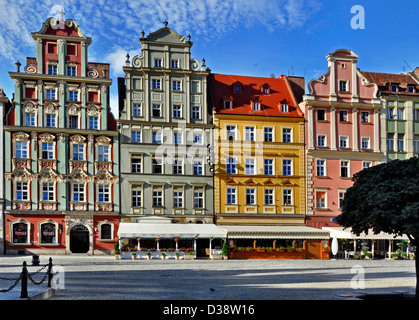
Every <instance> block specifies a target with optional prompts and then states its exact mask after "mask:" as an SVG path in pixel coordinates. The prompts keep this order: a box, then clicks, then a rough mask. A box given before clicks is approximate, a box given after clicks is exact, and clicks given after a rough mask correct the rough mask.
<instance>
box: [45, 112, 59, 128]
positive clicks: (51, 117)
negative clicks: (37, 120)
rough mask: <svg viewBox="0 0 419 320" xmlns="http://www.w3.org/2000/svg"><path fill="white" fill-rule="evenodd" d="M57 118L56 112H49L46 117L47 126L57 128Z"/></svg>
mask: <svg viewBox="0 0 419 320" xmlns="http://www.w3.org/2000/svg"><path fill="white" fill-rule="evenodd" d="M55 119H56V116H55V114H50V113H47V114H46V119H45V126H46V127H48V128H55V126H56V122H55Z"/></svg>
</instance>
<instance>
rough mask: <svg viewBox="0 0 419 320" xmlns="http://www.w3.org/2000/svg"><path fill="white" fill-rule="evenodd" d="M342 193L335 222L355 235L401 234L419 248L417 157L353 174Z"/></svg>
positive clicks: (418, 287) (418, 264)
mask: <svg viewBox="0 0 419 320" xmlns="http://www.w3.org/2000/svg"><path fill="white" fill-rule="evenodd" d="M352 180H353V181H354V184H353V186H352V187H351V188H349V189H348V190H347V191H346V193H345V199H344V201H343V204H342V214H341V215H339V216H338V217H337V218H336V221H337V222H338V223H339V224H340V225H342V226H343V227H351V228H352V230H353V232H354V233H355V234H357V235H359V234H360V233H362V232H365V233H368V230H372V232H373V233H374V234H377V233H380V232H387V233H389V234H394V235H403V234H405V235H406V236H407V237H408V238H409V240H410V242H411V244H413V245H414V246H416V248H418V247H419V158H417V157H413V158H410V159H408V160H393V161H390V162H388V163H383V164H380V165H377V166H373V167H370V168H367V169H364V170H361V171H360V172H358V173H356V174H354V177H353V179H352ZM415 263H416V298H419V261H418V252H416V254H415Z"/></svg>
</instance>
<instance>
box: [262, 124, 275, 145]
mask: <svg viewBox="0 0 419 320" xmlns="http://www.w3.org/2000/svg"><path fill="white" fill-rule="evenodd" d="M266 129H268V130H269V129H271V130H272V131H271V132H267V131H266ZM267 137H270V138H271V141H267V139H266V138H267ZM263 141H264V142H275V127H270V126H267V127H263Z"/></svg>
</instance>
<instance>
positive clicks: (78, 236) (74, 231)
mask: <svg viewBox="0 0 419 320" xmlns="http://www.w3.org/2000/svg"><path fill="white" fill-rule="evenodd" d="M70 251H71V252H72V253H87V252H88V251H89V229H87V227H85V226H83V225H81V224H79V225H76V226H74V227H73V228H71V231H70Z"/></svg>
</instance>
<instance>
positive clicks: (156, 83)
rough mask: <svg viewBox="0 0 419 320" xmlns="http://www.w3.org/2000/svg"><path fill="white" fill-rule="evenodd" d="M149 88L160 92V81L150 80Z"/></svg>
mask: <svg viewBox="0 0 419 320" xmlns="http://www.w3.org/2000/svg"><path fill="white" fill-rule="evenodd" d="M151 88H152V89H153V90H160V89H161V80H160V79H152V80H151Z"/></svg>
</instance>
